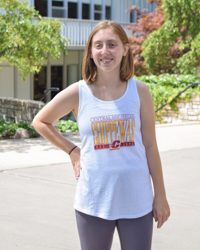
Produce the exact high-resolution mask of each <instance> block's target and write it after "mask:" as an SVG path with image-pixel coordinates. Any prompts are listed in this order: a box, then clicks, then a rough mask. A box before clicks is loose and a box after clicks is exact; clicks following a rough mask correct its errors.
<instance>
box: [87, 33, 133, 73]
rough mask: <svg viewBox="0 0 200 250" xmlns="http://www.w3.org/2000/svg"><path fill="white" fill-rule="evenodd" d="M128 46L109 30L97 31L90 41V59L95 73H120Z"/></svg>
mask: <svg viewBox="0 0 200 250" xmlns="http://www.w3.org/2000/svg"><path fill="white" fill-rule="evenodd" d="M128 49H129V44H125V45H124V44H123V43H122V41H121V40H120V38H119V37H118V35H117V34H116V33H114V32H113V31H112V30H111V29H110V28H107V29H104V30H100V31H98V32H97V33H96V34H95V35H94V37H93V39H92V48H91V58H92V59H93V60H94V63H95V64H96V66H97V71H99V70H100V71H103V72H113V73H115V74H116V73H118V74H119V72H120V65H121V60H122V57H123V56H126V54H127V53H128Z"/></svg>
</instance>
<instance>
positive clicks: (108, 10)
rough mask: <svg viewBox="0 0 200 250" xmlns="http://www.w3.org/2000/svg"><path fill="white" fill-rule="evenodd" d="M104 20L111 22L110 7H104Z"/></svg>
mask: <svg viewBox="0 0 200 250" xmlns="http://www.w3.org/2000/svg"><path fill="white" fill-rule="evenodd" d="M106 19H107V20H111V7H110V6H106Z"/></svg>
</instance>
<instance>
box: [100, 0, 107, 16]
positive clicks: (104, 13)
mask: <svg viewBox="0 0 200 250" xmlns="http://www.w3.org/2000/svg"><path fill="white" fill-rule="evenodd" d="M101 13H102V16H101V19H102V20H105V18H106V4H105V0H102V12H101Z"/></svg>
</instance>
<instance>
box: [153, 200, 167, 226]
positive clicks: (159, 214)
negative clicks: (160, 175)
mask: <svg viewBox="0 0 200 250" xmlns="http://www.w3.org/2000/svg"><path fill="white" fill-rule="evenodd" d="M153 216H154V219H155V222H158V223H157V228H161V227H162V225H163V224H164V223H165V221H167V220H168V218H169V216H170V208H169V204H168V202H167V199H166V197H157V196H155V197H154V201H153Z"/></svg>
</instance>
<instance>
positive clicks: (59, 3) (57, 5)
mask: <svg viewBox="0 0 200 250" xmlns="http://www.w3.org/2000/svg"><path fill="white" fill-rule="evenodd" d="M52 6H54V7H63V1H62V0H58V1H52Z"/></svg>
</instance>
